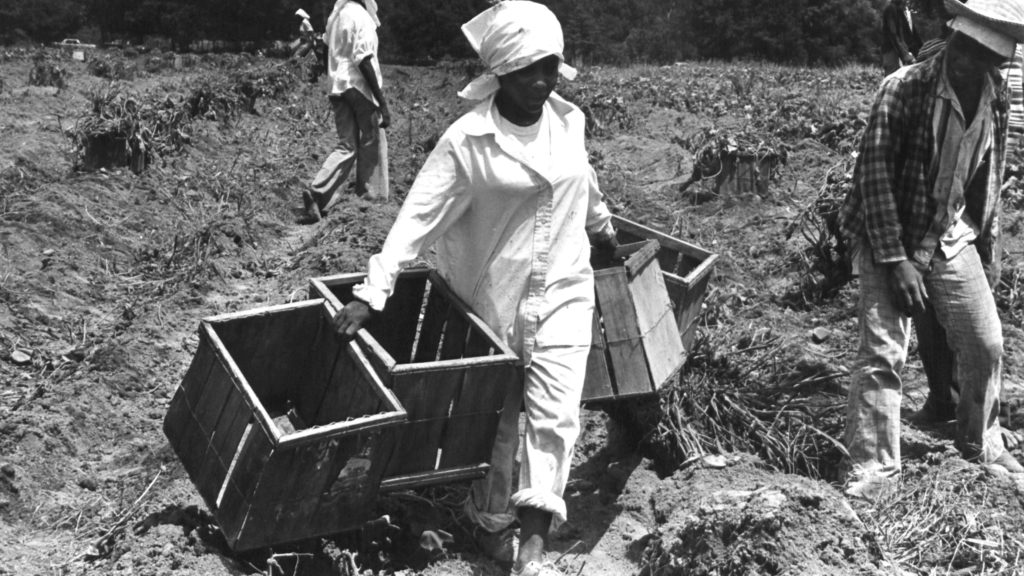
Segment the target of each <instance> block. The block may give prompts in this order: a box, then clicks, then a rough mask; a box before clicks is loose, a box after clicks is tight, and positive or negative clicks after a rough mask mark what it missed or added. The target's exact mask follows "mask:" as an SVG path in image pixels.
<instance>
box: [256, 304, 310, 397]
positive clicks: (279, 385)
mask: <svg viewBox="0 0 1024 576" xmlns="http://www.w3.org/2000/svg"><path fill="white" fill-rule="evenodd" d="M322 313H323V308H322V307H321V306H308V307H304V308H299V309H296V310H295V311H294V312H293V313H291V314H274V315H271V316H268V317H267V322H266V326H265V328H264V332H262V335H261V337H259V339H260V340H261V341H262V345H261V346H260V348H259V350H258V351H257V352H256V354H258V355H259V356H261V357H262V360H261V361H259V363H258V368H254V369H255V370H258V371H259V372H258V373H257V374H250V373H246V376H247V379H248V380H249V382H250V383H252V381H253V380H254V379H258V380H262V381H263V382H265V384H263V385H261V386H258V387H257V388H259V389H265V390H268V391H271V392H270V393H269V394H267V395H266V396H261V398H262V400H263V402H264V405H266V404H267V403H268V402H269V401H271V399H282V400H283V399H289V400H292V401H293V402H294V401H295V400H296V398H298V397H299V396H300V395H299V389H300V388H301V387H302V386H303V385H304V384H305V382H306V381H307V376H306V374H305V371H306V370H307V369H308V367H309V366H310V365H311V364H312V363H311V362H310V356H311V354H312V352H313V347H312V344H313V341H314V338H316V336H317V332H318V329H317V328H318V327H319V326H321V325H322V324H324V322H321V314H322ZM254 336H255V335H254ZM282 400H278V401H282ZM279 408H283V406H279Z"/></svg>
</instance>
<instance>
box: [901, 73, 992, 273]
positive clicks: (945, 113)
mask: <svg viewBox="0 0 1024 576" xmlns="http://www.w3.org/2000/svg"><path fill="white" fill-rule="evenodd" d="M937 89H938V94H937V96H938V97H937V99H936V104H935V110H934V112H933V113H932V132H933V134H934V142H935V157H936V160H937V161H938V162H937V165H936V167H935V171H936V174H935V186H934V188H933V191H932V196H933V198H935V205H936V206H937V207H939V208H938V209H936V211H935V218H934V220H933V222H932V226H931V228H930V229H929V231H928V234H927V235H926V236H925V239H924V241H923V242H922V243H921V248H920V249H919V250H918V254H915V255H914V259H915V260H917V261H918V262H920V263H921V264H927V263H928V262H930V261H931V259H932V254H933V253H934V250H935V248H936V245H937V246H938V248H939V250H940V251H941V252H942V255H943V257H945V258H946V259H947V260H948V259H950V258H953V257H954V256H956V255H957V254H959V253H960V251H961V250H963V249H964V248H965V247H966V246H967V245H968V244H970V243H971V242H974V240H975V239H977V237H978V234H979V232H980V230H979V228H978V225H977V224H976V223H975V222H973V221H972V220H971V218H970V216H969V215H968V214H966V206H967V199H966V197H965V193H966V189H967V186H968V185H969V184H970V181H971V179H972V178H973V177H974V174H975V172H976V171H977V169H978V167H979V166H981V163H982V161H983V160H984V158H985V155H986V154H987V153H988V152H989V150H991V149H992V138H993V133H994V126H993V118H992V115H991V114H986V113H985V111H986V110H989V109H991V107H992V102H993V100H995V88H994V86H993V85H992V81H991V79H990V78H989V77H988V76H986V77H985V83H984V86H982V89H981V98H980V99H979V101H978V108H977V112H976V113H975V114H974V118H973V119H972V120H971V123H970V124H969V125H967V124H966V120H965V118H964V113H963V110H962V108H961V106H960V101H959V100H958V99H957V97H956V92H955V91H954V90H953V86H952V85H951V84H950V83H949V78H948V77H947V76H946V75H945V74H943V75H942V76H941V77H940V78H939V83H938V87H937Z"/></svg>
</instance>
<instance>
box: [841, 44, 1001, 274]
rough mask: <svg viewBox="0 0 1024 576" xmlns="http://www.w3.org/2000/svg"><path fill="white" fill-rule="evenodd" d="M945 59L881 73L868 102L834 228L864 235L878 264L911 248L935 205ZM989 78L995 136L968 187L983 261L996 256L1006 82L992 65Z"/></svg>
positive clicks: (852, 236) (854, 239) (855, 237)
mask: <svg viewBox="0 0 1024 576" xmlns="http://www.w3.org/2000/svg"><path fill="white" fill-rule="evenodd" d="M943 52H944V51H943ZM944 62H945V54H944V53H943V54H940V55H939V57H937V58H931V59H929V60H928V61H926V62H922V63H920V64H915V65H913V66H907V67H905V68H901V69H900V70H899V71H897V72H896V73H894V74H892V75H890V76H888V77H886V79H885V80H884V81H883V82H882V86H881V88H880V89H879V91H878V94H877V96H876V98H875V104H874V106H873V107H872V109H871V117H870V119H869V120H868V126H867V128H866V129H865V131H864V136H863V139H862V141H861V146H860V154H859V156H858V157H857V166H856V168H855V169H854V175H853V189H852V190H851V191H850V193H849V195H848V196H847V197H846V200H845V202H844V203H843V207H842V208H841V209H840V212H839V229H840V234H841V235H842V236H843V239H844V240H845V241H846V242H848V243H849V245H850V246H856V245H857V244H858V243H860V242H862V241H864V240H866V241H867V245H866V246H865V248H870V250H871V253H872V255H873V257H874V261H875V263H877V264H882V263H891V262H899V261H902V260H906V259H907V257H908V255H912V254H914V253H915V252H916V251H917V249H918V248H920V244H921V241H922V240H923V239H924V238H925V236H926V235H927V233H928V230H929V226H930V225H931V223H932V221H933V220H934V219H935V213H936V210H938V209H940V207H939V206H937V205H936V202H935V198H934V197H933V194H932V190H933V188H934V184H935V175H936V173H937V172H938V170H937V166H935V164H936V163H937V157H936V154H935V150H936V145H935V138H934V134H933V126H932V118H933V111H934V107H935V105H936V101H937V97H936V94H937V86H938V80H939V75H940V74H942V73H943V70H944V68H943V64H944ZM992 78H993V82H994V85H995V86H996V87H997V91H996V92H997V94H996V99H995V101H994V102H993V106H992V110H991V111H990V112H991V113H992V114H994V120H995V134H994V139H993V140H994V142H993V145H992V148H991V150H989V152H988V154H987V158H986V160H985V165H984V166H982V167H981V168H980V169H979V170H978V173H977V174H976V176H975V178H974V181H973V182H972V183H971V184H970V189H969V190H970V195H971V196H972V198H971V202H970V203H971V204H973V205H975V206H977V210H976V212H977V213H976V214H972V215H971V216H972V220H973V221H974V222H975V223H976V224H977V225H978V227H979V228H980V230H981V234H980V235H979V236H978V239H977V240H976V241H975V246H976V247H977V248H978V252H979V254H980V255H981V258H982V261H983V262H986V263H991V262H993V260H996V261H998V258H996V257H994V254H993V252H994V250H993V246H994V245H995V241H996V238H997V232H998V226H997V216H998V210H997V208H998V205H999V189H1000V185H1001V183H1002V174H1003V167H1004V164H1005V153H1006V131H1007V109H1008V107H1009V96H1008V94H1007V90H1006V84H1004V83H1003V82H1002V81H1001V79H1000V78H999V75H998V72H997V71H996V70H995V69H993V71H992ZM985 112H986V111H985V110H978V112H977V113H978V114H983V113H985ZM986 167H987V168H986ZM981 178H983V179H984V180H979V179H981ZM979 195H980V196H981V197H978V196H979ZM854 252H855V251H854V250H851V251H848V253H850V254H852V253H854Z"/></svg>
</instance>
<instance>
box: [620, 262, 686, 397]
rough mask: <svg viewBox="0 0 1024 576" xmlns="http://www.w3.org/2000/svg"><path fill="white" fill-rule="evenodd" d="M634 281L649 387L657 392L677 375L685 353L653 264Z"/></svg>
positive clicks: (659, 273) (657, 271)
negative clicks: (650, 385)
mask: <svg viewBox="0 0 1024 576" xmlns="http://www.w3.org/2000/svg"><path fill="white" fill-rule="evenodd" d="M637 278H638V281H637V282H634V283H632V284H630V288H631V289H632V290H636V291H637V292H635V293H634V294H633V303H634V305H635V306H636V315H637V324H638V325H639V327H640V332H641V333H642V334H643V337H642V340H643V346H644V354H645V355H646V357H647V367H648V369H649V370H650V375H651V384H653V385H654V387H655V389H658V388H660V387H661V386H662V385H663V384H664V383H665V381H666V380H668V379H669V378H671V377H672V376H673V375H675V373H676V372H678V371H679V368H680V367H681V366H682V365H683V362H684V361H686V350H685V349H684V348H683V343H682V339H681V337H680V334H679V328H678V325H677V324H676V319H675V317H674V316H673V315H672V302H670V301H669V299H668V292H667V291H666V289H665V281H664V278H663V276H662V273H661V270H659V269H658V267H657V266H656V265H654V264H653V263H652V265H650V266H647V267H645V268H644V269H643V270H642V271H641V272H640V275H639V276H638V277H637ZM641 291H642V292H641Z"/></svg>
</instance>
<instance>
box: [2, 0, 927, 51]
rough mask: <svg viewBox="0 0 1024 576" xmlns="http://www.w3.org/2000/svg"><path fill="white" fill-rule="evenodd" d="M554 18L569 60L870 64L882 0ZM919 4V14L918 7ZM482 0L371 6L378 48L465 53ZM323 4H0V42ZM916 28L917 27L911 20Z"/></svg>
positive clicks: (231, 35)
mask: <svg viewBox="0 0 1024 576" xmlns="http://www.w3.org/2000/svg"><path fill="white" fill-rule="evenodd" d="M540 1H542V2H543V3H545V4H547V5H549V6H550V7H551V8H552V10H554V11H555V13H557V14H558V15H559V17H560V19H561V20H562V23H563V25H564V28H565V35H566V53H567V56H568V57H569V59H570V60H572V61H574V62H576V63H587V64H589V63H608V64H621V63H627V62H652V63H666V62H673V61H678V60H684V59H694V58H716V59H727V60H732V59H748V60H770V61H776V62H788V63H799V64H830V65H831V64H840V63H843V62H851V61H860V62H873V61H875V60H876V59H877V52H878V48H877V46H878V36H879V12H880V9H881V7H882V5H883V4H884V3H885V0H540ZM932 1H933V0H919V3H920V4H921V6H920V7H919V10H918V12H919V15H920V16H921V19H922V20H928V18H927V16H929V15H930V12H931V11H930V10H929V6H928V5H927V4H929V3H930V2H932ZM490 3H491V0H402V1H390V2H388V1H385V2H380V4H381V6H380V15H381V19H382V21H383V24H382V28H381V38H382V55H383V57H384V59H385V60H389V61H392V62H420V61H429V60H436V59H439V58H444V57H455V58H460V57H465V56H470V55H471V53H470V52H469V47H468V46H467V45H466V43H465V41H464V40H463V38H462V35H461V34H460V33H459V25H460V24H461V23H462V22H465V21H466V20H468V19H469V18H471V17H472V16H473V15H474V14H476V13H477V12H479V11H480V10H482V9H484V8H486V7H487V6H488V4H490ZM332 5H333V1H332V0H248V1H245V2H243V1H242V0H35V1H33V2H24V1H22V0H0V41H6V42H11V41H14V40H17V39H20V38H25V37H27V38H30V39H32V40H36V41H53V40H59V39H60V38H62V37H64V36H68V35H71V33H72V32H75V31H76V30H78V29H80V28H81V27H83V26H87V27H89V29H94V30H96V31H97V32H96V34H95V35H96V36H98V38H93V39H94V40H99V41H108V40H111V39H126V40H132V41H139V42H141V41H143V40H144V39H146V38H147V37H153V36H159V37H163V38H166V39H168V40H169V41H170V43H171V46H172V47H173V48H174V49H176V50H186V49H188V48H190V47H192V48H195V42H196V41H198V40H214V41H224V42H227V43H228V44H227V47H232V48H239V47H241V48H256V47H259V46H264V45H267V44H269V43H270V42H272V41H274V40H288V39H291V38H293V37H294V36H295V35H296V32H297V29H298V24H299V22H298V19H297V18H296V17H295V16H294V12H295V10H296V9H297V8H299V7H302V8H304V9H305V10H306V11H307V12H309V13H310V15H311V16H312V21H313V24H314V26H315V27H316V28H317V29H319V30H322V29H323V26H324V23H325V21H326V18H327V15H328V14H329V13H330V9H331V7H332ZM923 24H927V22H923Z"/></svg>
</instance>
